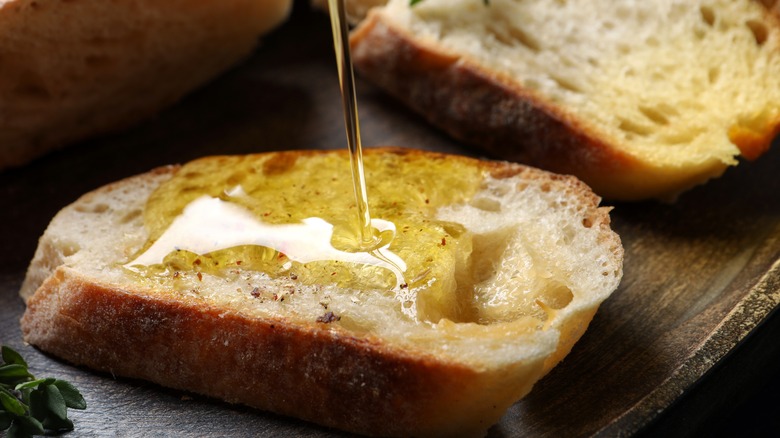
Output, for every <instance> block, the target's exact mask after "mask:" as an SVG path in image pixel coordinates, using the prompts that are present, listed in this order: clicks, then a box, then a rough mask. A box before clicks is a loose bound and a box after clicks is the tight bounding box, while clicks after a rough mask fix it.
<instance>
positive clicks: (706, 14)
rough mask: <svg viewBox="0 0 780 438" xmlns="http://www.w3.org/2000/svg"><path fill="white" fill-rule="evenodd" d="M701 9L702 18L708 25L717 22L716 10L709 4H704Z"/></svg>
mask: <svg viewBox="0 0 780 438" xmlns="http://www.w3.org/2000/svg"><path fill="white" fill-rule="evenodd" d="M699 11H701V19H702V21H704V22H705V23H706V24H707V26H713V25H714V24H715V12H714V11H713V10H712V8H710V7H709V6H702V7H701V8H699Z"/></svg>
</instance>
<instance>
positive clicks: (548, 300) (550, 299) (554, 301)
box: [540, 282, 574, 310]
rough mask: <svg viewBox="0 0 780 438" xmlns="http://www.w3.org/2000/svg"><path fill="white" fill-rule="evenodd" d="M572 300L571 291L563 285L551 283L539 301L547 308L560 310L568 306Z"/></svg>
mask: <svg viewBox="0 0 780 438" xmlns="http://www.w3.org/2000/svg"><path fill="white" fill-rule="evenodd" d="M573 299H574V294H573V293H572V291H571V289H569V288H568V287H566V286H564V285H563V284H560V283H557V282H552V283H550V284H549V286H548V287H547V290H545V291H544V293H543V294H542V297H541V299H540V301H541V302H543V303H544V304H545V305H546V306H547V307H549V308H551V309H556V310H560V309H563V308H564V307H566V306H568V305H569V303H571V301H572V300H573Z"/></svg>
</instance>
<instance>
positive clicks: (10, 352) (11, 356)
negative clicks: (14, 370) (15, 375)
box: [2, 345, 27, 368]
mask: <svg viewBox="0 0 780 438" xmlns="http://www.w3.org/2000/svg"><path fill="white" fill-rule="evenodd" d="M2 352H3V362H5V363H7V364H16V365H22V366H23V367H25V368H27V362H25V361H24V358H22V355H21V354H19V353H17V352H16V351H15V350H14V349H12V348H11V347H9V346H7V345H3V348H2Z"/></svg>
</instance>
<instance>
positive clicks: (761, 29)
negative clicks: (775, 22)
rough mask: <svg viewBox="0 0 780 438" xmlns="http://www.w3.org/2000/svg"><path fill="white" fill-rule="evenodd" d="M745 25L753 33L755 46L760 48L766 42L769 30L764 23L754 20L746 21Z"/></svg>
mask: <svg viewBox="0 0 780 438" xmlns="http://www.w3.org/2000/svg"><path fill="white" fill-rule="evenodd" d="M745 25H746V26H747V27H748V28H749V29H750V31H751V32H753V37H754V38H755V39H756V44H758V45H759V46H761V45H763V44H764V43H765V42H766V39H767V37H768V36H769V30H768V29H767V28H766V25H765V24H764V23H762V22H760V21H756V20H748V21H747V22H746V23H745Z"/></svg>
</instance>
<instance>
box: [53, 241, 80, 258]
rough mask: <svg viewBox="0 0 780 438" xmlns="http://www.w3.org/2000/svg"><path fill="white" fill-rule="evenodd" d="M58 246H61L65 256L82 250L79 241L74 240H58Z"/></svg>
mask: <svg viewBox="0 0 780 438" xmlns="http://www.w3.org/2000/svg"><path fill="white" fill-rule="evenodd" d="M57 246H58V247H59V249H60V252H61V253H62V256H63V257H70V256H72V255H73V254H76V253H77V252H79V251H80V250H81V246H79V244H78V243H76V242H73V241H71V240H64V241H61V242H58V245H57Z"/></svg>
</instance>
